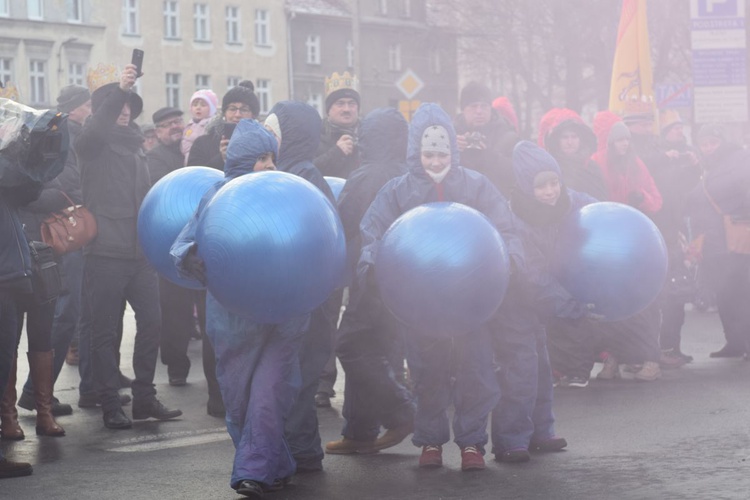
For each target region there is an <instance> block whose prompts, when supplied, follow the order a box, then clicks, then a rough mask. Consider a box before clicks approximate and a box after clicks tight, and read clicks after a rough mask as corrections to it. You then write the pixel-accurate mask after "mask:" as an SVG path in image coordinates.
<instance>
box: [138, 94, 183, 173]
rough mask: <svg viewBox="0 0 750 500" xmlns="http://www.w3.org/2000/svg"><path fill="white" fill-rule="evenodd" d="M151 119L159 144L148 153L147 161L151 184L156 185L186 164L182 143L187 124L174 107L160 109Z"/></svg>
mask: <svg viewBox="0 0 750 500" xmlns="http://www.w3.org/2000/svg"><path fill="white" fill-rule="evenodd" d="M151 119H152V120H153V122H154V130H156V139H157V141H158V144H157V145H156V147H154V148H153V149H151V150H150V151H148V152H147V153H146V160H147V162H148V171H149V175H150V178H151V184H156V183H157V182H158V181H159V179H161V178H162V177H164V176H165V175H167V174H168V173H170V172H172V171H174V170H177V169H178V168H180V167H182V166H183V164H184V161H183V156H182V153H181V152H180V141H181V140H182V132H183V129H184V127H185V122H184V121H183V119H182V111H181V110H179V109H177V108H172V107H165V108H160V109H158V110H157V111H156V112H155V113H154V114H153V115H152V116H151Z"/></svg>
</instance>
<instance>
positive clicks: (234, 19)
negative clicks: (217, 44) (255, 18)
mask: <svg viewBox="0 0 750 500" xmlns="http://www.w3.org/2000/svg"><path fill="white" fill-rule="evenodd" d="M224 14H225V17H226V29H227V43H241V42H242V16H241V14H240V8H239V7H238V6H236V5H227V6H226V9H224Z"/></svg>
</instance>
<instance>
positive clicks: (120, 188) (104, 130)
mask: <svg viewBox="0 0 750 500" xmlns="http://www.w3.org/2000/svg"><path fill="white" fill-rule="evenodd" d="M127 99H128V93H127V92H124V91H122V90H121V89H120V88H119V87H116V88H114V89H113V90H112V91H111V92H110V93H109V94H108V95H107V96H106V97H104V100H103V102H102V103H101V105H100V106H99V107H98V108H97V110H96V111H95V112H94V114H92V115H91V117H89V119H88V121H87V122H86V124H85V125H84V127H83V130H82V131H81V135H80V136H79V137H78V141H76V144H75V148H76V152H77V153H78V159H79V162H80V166H81V182H82V186H83V201H84V205H85V206H86V208H88V209H89V210H90V211H91V212H92V213H93V214H94V216H95V217H96V224H97V230H98V234H97V236H96V238H95V239H94V240H93V241H92V242H91V243H90V244H89V245H88V246H87V247H86V250H85V251H86V253H87V254H93V255H102V256H107V257H114V258H120V259H134V258H138V257H141V256H142V253H141V250H140V248H139V246H138V242H137V240H138V237H137V230H136V225H137V220H138V210H139V209H140V206H141V202H142V201H143V198H144V197H145V196H146V193H147V192H148V190H149V188H150V187H151V181H150V179H149V172H148V165H147V164H146V156H145V154H144V153H143V149H142V148H141V146H142V144H143V137H142V136H141V134H140V131H139V129H138V126H137V125H135V124H134V123H133V122H131V123H130V124H129V125H128V126H126V127H124V126H120V125H117V124H116V121H117V117H118V116H119V114H120V111H121V110H122V107H123V105H124V104H125V102H126V101H127Z"/></svg>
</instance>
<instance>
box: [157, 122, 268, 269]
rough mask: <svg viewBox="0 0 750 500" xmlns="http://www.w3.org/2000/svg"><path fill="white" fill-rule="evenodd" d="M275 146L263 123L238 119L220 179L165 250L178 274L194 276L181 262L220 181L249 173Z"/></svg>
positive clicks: (219, 185) (220, 185) (193, 242)
mask: <svg viewBox="0 0 750 500" xmlns="http://www.w3.org/2000/svg"><path fill="white" fill-rule="evenodd" d="M278 150H279V146H278V143H277V142H276V138H275V137H274V136H273V134H271V132H269V131H268V130H266V129H265V127H264V126H263V125H261V124H260V123H258V122H257V121H255V120H247V119H245V120H240V122H239V123H238V124H237V128H236V129H235V131H234V133H233V134H232V139H231V140H230V141H229V145H228V146H227V161H226V163H225V164H224V179H223V180H221V181H219V182H217V183H216V184H214V185H213V186H211V188H210V189H209V190H208V191H207V192H206V194H204V195H203V198H201V201H200V203H199V204H198V208H197V209H196V211H195V214H194V215H193V217H192V219H190V221H189V222H188V223H187V224H186V225H185V227H184V228H182V231H180V234H179V235H178V236H177V239H176V240H175V241H174V243H173V244H172V248H171V249H170V252H169V254H170V255H171V256H172V261H173V262H174V264H175V265H176V266H177V269H178V271H179V272H180V274H181V275H182V276H184V277H185V278H188V279H194V278H195V277H194V276H190V274H189V273H188V272H187V270H186V269H185V268H184V267H183V266H182V263H183V260H184V259H185V257H186V256H187V254H188V252H189V251H190V249H191V248H192V247H193V245H195V232H196V230H197V228H198V221H199V220H200V216H201V214H202V213H203V209H204V208H205V207H206V205H207V204H208V202H209V201H211V198H213V197H214V195H215V194H216V192H217V191H219V189H221V188H222V187H223V186H224V184H226V183H227V182H229V181H231V180H232V179H235V178H237V177H239V176H241V175H245V174H251V173H253V168H254V167H255V163H256V162H257V161H258V158H260V157H261V156H262V155H264V154H266V153H269V152H270V153H273V154H274V155H277V153H278Z"/></svg>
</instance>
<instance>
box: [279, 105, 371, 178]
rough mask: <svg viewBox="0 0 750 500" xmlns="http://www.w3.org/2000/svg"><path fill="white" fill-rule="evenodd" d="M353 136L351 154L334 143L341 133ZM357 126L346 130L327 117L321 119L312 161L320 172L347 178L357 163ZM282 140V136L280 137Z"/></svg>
mask: <svg viewBox="0 0 750 500" xmlns="http://www.w3.org/2000/svg"><path fill="white" fill-rule="evenodd" d="M345 134H348V135H351V136H352V137H354V141H355V142H354V150H353V151H352V154H350V155H345V154H344V152H343V151H341V149H340V148H339V147H338V146H336V143H337V142H338V140H339V139H341V136H342V135H345ZM357 135H358V134H357V127H356V126H355V128H354V130H346V129H343V128H340V127H336V126H334V125H332V124H331V123H330V122H329V121H328V119H326V120H324V121H323V126H322V127H321V132H320V144H319V145H318V151H317V152H316V153H315V159H314V160H313V163H314V164H315V166H316V167H318V170H320V173H321V174H323V175H327V176H331V177H340V178H342V179H347V178H348V177H349V175H351V173H352V172H353V171H354V169H356V168H357V166H358V165H359V148H358V145H357ZM282 141H283V138H282Z"/></svg>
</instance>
